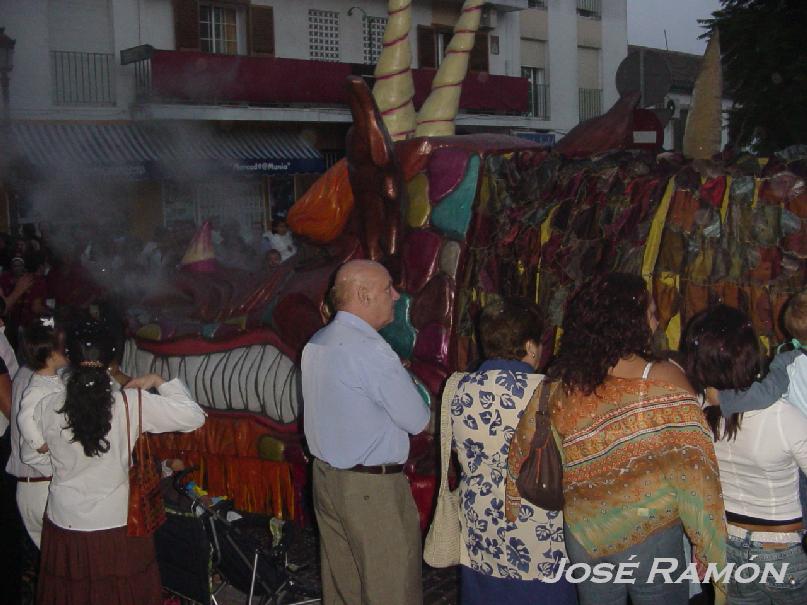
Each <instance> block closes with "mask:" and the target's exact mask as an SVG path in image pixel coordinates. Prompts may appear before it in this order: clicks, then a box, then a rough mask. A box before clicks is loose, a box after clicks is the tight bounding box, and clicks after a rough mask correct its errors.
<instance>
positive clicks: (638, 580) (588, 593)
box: [564, 524, 689, 605]
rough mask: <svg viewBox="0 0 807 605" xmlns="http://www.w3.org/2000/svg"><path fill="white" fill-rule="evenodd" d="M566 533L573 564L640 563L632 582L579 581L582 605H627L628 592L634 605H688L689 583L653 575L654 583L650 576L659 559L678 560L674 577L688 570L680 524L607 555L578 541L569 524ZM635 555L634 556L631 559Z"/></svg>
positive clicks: (669, 565)
mask: <svg viewBox="0 0 807 605" xmlns="http://www.w3.org/2000/svg"><path fill="white" fill-rule="evenodd" d="M564 531H565V535H566V552H567V554H568V555H569V559H570V560H571V562H572V563H588V564H590V565H596V564H597V563H612V564H613V565H614V566H615V567H616V568H618V567H619V564H620V563H634V564H635V563H638V564H639V566H638V567H637V568H633V574H632V576H631V577H632V578H634V579H635V582H634V583H632V584H627V583H626V584H622V583H616V582H613V581H612V582H608V583H605V584H595V583H594V582H591V581H590V580H589V581H586V582H581V583H580V584H577V594H578V596H579V597H580V605H624V604H625V603H627V602H628V595H630V600H631V603H632V604H633V605H686V604H687V603H688V602H689V583H688V582H686V581H684V582H681V583H680V584H665V583H664V579H663V576H662V574H654V577H653V578H652V582H651V583H648V581H647V580H648V577H649V576H650V571H651V569H652V567H653V560H654V559H656V558H661V557H664V558H667V559H675V560H676V561H677V562H678V565H677V567H676V568H675V571H673V572H672V574H671V576H672V578H673V579H675V578H677V577H678V576H680V575H681V574H682V573H684V571H685V570H686V566H687V565H688V561H685V560H684V534H683V529H682V527H681V525H680V524H677V525H674V526H673V527H670V528H668V529H665V530H663V531H660V532H658V533H656V534H653V535H652V536H650V537H649V538H648V539H647V540H645V541H644V542H642V543H641V544H637V545H636V546H632V547H630V548H627V549H625V550H623V551H620V552H618V553H615V554H613V555H610V556H606V557H592V556H590V555H589V554H588V552H587V551H586V550H585V549H584V548H583V547H582V546H581V545H580V543H579V542H578V541H577V540H575V538H574V536H573V535H572V532H571V531H569V528H568V527H564ZM631 557H632V558H631ZM671 567H672V562H669V563H668V564H665V566H664V569H667V568H671Z"/></svg>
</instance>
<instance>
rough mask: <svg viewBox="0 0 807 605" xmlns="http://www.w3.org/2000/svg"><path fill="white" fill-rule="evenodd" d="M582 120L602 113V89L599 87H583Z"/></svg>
mask: <svg viewBox="0 0 807 605" xmlns="http://www.w3.org/2000/svg"><path fill="white" fill-rule="evenodd" d="M579 94H580V107H579V111H580V121H581V122H582V121H583V120H588V119H589V118H595V117H597V116H598V115H600V114H601V113H602V90H601V89H599V88H581V89H580V91H579Z"/></svg>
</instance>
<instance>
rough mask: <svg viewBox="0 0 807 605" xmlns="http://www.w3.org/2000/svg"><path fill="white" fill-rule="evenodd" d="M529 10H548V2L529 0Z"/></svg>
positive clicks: (544, 0)
mask: <svg viewBox="0 0 807 605" xmlns="http://www.w3.org/2000/svg"><path fill="white" fill-rule="evenodd" d="M527 8H546V0H528V1H527Z"/></svg>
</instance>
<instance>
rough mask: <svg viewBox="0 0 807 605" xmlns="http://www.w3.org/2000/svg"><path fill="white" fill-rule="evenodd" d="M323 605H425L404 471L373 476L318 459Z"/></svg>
mask: <svg viewBox="0 0 807 605" xmlns="http://www.w3.org/2000/svg"><path fill="white" fill-rule="evenodd" d="M313 475H314V477H313V480H314V511H315V513H316V516H317V524H318V526H319V536H320V559H321V565H322V602H323V604H324V605H336V604H340V605H341V604H344V605H376V604H377V605H421V603H422V602H423V585H422V582H421V557H422V550H421V543H420V525H419V520H418V512H417V507H416V506H415V502H414V500H413V499H412V493H411V491H410V490H409V482H408V481H407V479H406V476H405V475H404V474H403V473H395V474H391V475H372V474H367V473H357V472H354V471H345V470H338V469H335V468H333V467H332V466H330V465H329V464H327V463H326V462H323V461H321V460H315V461H314V469H313Z"/></svg>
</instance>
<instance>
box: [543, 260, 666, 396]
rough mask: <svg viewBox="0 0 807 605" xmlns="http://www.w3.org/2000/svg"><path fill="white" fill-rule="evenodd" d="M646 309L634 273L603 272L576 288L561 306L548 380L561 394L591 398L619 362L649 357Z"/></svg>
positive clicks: (642, 290) (641, 283)
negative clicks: (559, 328)
mask: <svg viewBox="0 0 807 605" xmlns="http://www.w3.org/2000/svg"><path fill="white" fill-rule="evenodd" d="M649 305H650V295H649V294H648V292H647V287H646V286H645V282H644V280H643V279H642V278H641V277H639V276H638V275H630V274H628V273H609V274H608V275H604V276H602V277H597V278H595V279H593V280H591V281H589V282H588V283H586V284H584V285H583V286H581V287H580V288H579V289H578V290H577V292H576V293H575V294H574V296H572V298H571V299H570V300H569V303H568V305H567V306H566V313H565V314H564V317H563V325H562V327H563V335H562V338H561V342H560V350H559V351H558V356H557V359H556V360H555V363H553V364H552V366H551V367H550V368H549V372H548V376H549V377H550V378H551V379H553V380H560V381H561V383H562V384H563V386H564V388H565V389H566V391H567V392H570V391H573V390H580V391H582V392H583V393H584V394H586V395H591V394H592V393H593V392H594V391H595V389H596V388H597V387H598V386H600V385H601V384H602V383H603V382H604V381H605V378H606V376H608V370H609V369H610V368H612V367H614V366H615V365H616V364H617V362H619V360H620V359H622V358H624V357H627V356H628V355H631V354H633V355H638V356H639V357H644V358H645V359H649V358H651V357H652V354H651V351H650V341H651V337H652V333H651V332H650V326H649V325H648V323H647V309H648V306H649Z"/></svg>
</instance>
